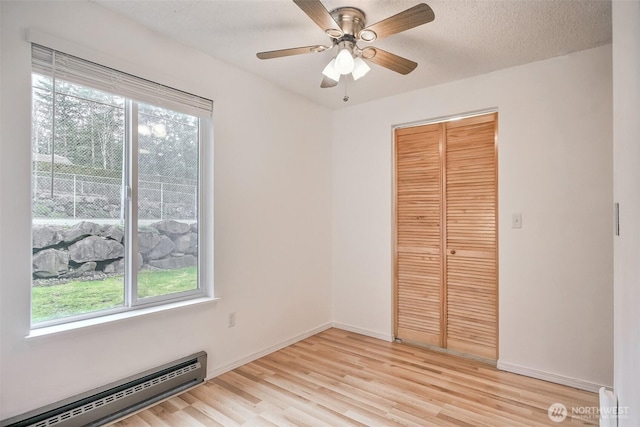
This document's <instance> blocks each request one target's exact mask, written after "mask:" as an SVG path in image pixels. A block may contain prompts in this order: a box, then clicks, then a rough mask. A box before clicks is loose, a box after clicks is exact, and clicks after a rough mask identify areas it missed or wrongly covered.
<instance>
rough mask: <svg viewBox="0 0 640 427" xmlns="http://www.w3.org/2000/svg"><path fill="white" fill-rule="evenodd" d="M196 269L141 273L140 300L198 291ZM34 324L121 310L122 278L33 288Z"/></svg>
mask: <svg viewBox="0 0 640 427" xmlns="http://www.w3.org/2000/svg"><path fill="white" fill-rule="evenodd" d="M197 283H198V272H197V268H196V267H187V268H180V269H176V270H168V271H144V270H142V271H140V272H139V273H138V298H146V297H152V296H156V295H166V294H172V293H176V292H181V291H187V290H192V289H196V287H197ZM31 295H32V296H31V298H32V302H31V307H32V308H31V310H32V313H31V318H32V322H33V323H37V322H42V321H44V320H51V319H59V318H61V317H67V316H73V315H77V314H82V313H89V312H93V311H99V310H106V309H109V308H115V307H121V306H122V305H123V303H124V284H123V279H122V277H110V278H108V279H104V280H92V281H80V280H78V281H73V282H68V283H64V284H61V285H52V286H38V287H34V288H32V294H31Z"/></svg>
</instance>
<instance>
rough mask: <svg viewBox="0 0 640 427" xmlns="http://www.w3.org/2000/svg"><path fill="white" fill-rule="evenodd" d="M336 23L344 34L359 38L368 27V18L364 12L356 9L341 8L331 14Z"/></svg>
mask: <svg viewBox="0 0 640 427" xmlns="http://www.w3.org/2000/svg"><path fill="white" fill-rule="evenodd" d="M329 13H330V14H331V17H332V18H333V20H334V21H336V23H337V24H338V25H339V26H340V28H342V31H343V32H344V34H349V35H351V36H354V37H357V36H358V34H360V31H362V30H363V29H364V27H365V25H366V22H367V18H366V15H365V14H364V12H363V11H361V10H360V9H358V8H355V7H339V8H337V9H333V10H331V11H330V12H329Z"/></svg>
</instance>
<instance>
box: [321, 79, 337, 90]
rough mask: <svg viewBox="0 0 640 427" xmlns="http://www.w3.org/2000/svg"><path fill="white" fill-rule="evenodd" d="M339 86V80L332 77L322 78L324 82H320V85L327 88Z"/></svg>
mask: <svg viewBox="0 0 640 427" xmlns="http://www.w3.org/2000/svg"><path fill="white" fill-rule="evenodd" d="M336 86H338V82H337V81H335V80H333V79H330V78H329V77H325V78H323V79H322V83H320V87H321V88H323V89H326V88H328V87H336Z"/></svg>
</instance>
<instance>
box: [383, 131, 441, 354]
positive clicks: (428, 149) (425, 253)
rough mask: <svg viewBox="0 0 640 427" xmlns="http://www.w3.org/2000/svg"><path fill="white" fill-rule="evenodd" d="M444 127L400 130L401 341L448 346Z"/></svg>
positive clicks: (398, 308)
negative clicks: (445, 328)
mask: <svg viewBox="0 0 640 427" xmlns="http://www.w3.org/2000/svg"><path fill="white" fill-rule="evenodd" d="M440 147H441V125H439V124H436V125H426V126H418V127H412V128H406V129H397V130H396V260H395V261H396V265H395V268H396V272H395V277H396V322H395V324H396V337H398V338H400V339H403V340H408V341H415V342H421V343H426V344H432V345H437V346H441V345H442V325H441V321H442V314H441V312H442V302H443V301H442V299H441V298H442V289H441V283H442V279H441V269H442V266H441V232H440V216H441V196H440V194H441V192H440V188H441V177H442V168H441V160H440V158H441V157H440Z"/></svg>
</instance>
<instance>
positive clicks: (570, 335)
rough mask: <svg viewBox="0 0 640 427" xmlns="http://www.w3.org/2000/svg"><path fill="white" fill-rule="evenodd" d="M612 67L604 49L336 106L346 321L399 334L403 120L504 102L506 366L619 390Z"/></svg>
mask: <svg viewBox="0 0 640 427" xmlns="http://www.w3.org/2000/svg"><path fill="white" fill-rule="evenodd" d="M611 73H612V72H611V46H604V47H600V48H596V49H592V50H588V51H583V52H579V53H575V54H571V55H569V56H564V57H558V58H554V59H550V60H546V61H541V62H536V63H532V64H528V65H524V66H520V67H515V68H511V69H505V70H502V71H498V72H494V73H491V74H486V75H481V76H477V77H474V78H470V79H466V80H461V81H457V82H453V83H450V84H445V85H441V86H436V87H431V88H426V89H423V90H418V91H415V92H410V93H406V94H402V95H397V96H393V97H390V98H387V99H383V100H379V101H375V102H371V103H367V104H364V105H357V106H353V107H350V108H346V109H343V110H340V111H337V112H336V113H335V114H334V128H333V131H334V143H333V153H332V156H333V253H332V256H333V286H334V293H333V310H334V320H335V322H336V323H337V324H341V325H345V326H347V327H349V328H350V329H353V330H360V331H365V332H368V333H370V334H371V335H374V336H380V337H386V338H388V339H390V338H391V337H392V335H393V326H392V325H393V319H392V315H393V299H392V288H393V286H392V283H393V282H392V275H393V266H392V228H391V227H392V175H393V166H392V164H393V161H392V126H393V125H396V124H402V123H407V122H413V121H419V120H426V119H432V118H437V117H442V116H450V115H457V114H460V113H464V112H470V111H476V110H482V109H487V108H498V111H499V123H498V126H499V136H498V138H499V140H498V145H499V149H498V153H499V154H498V157H499V210H500V214H499V232H500V235H499V257H500V282H499V293H500V297H499V306H500V307H499V315H500V321H499V325H500V326H499V327H500V336H499V339H500V343H499V359H500V366H502V367H504V368H505V369H507V368H508V369H511V370H526V371H527V372H528V373H530V374H536V375H538V376H544V375H547V374H551V376H552V377H553V378H554V379H556V380H564V379H568V380H569V382H571V380H572V379H577V380H580V381H578V383H579V385H581V386H585V385H586V386H587V387H591V388H594V387H595V386H596V385H597V384H605V385H610V384H611V383H612V379H613V374H612V358H613V348H612V332H613V310H612V305H613V302H612V291H613V259H612V258H613V255H612V252H613V249H612V241H611V232H612V231H611V209H612V208H611V206H612V173H613V172H612V136H611V135H612V95H611V90H612V89H611V88H612V82H611V79H612V77H611ZM514 212H521V213H522V223H523V228H522V229H520V230H514V229H511V228H510V226H511V214H512V213H514ZM562 377H566V378H562ZM582 381H584V382H586V384H582Z"/></svg>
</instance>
